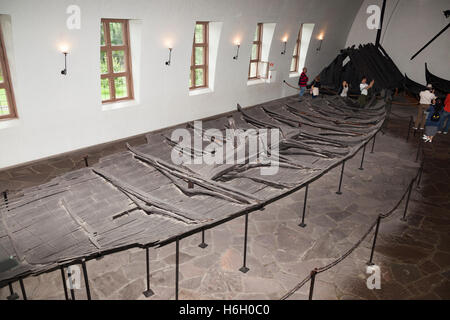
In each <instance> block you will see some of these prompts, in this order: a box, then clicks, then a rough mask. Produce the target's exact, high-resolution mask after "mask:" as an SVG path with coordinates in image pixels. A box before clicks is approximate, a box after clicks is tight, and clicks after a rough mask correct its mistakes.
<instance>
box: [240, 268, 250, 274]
mask: <svg viewBox="0 0 450 320" xmlns="http://www.w3.org/2000/svg"><path fill="white" fill-rule="evenodd" d="M239 271H240V272H242V273H247V272H249V271H250V269H249V268H247V267H242V268H240V269H239Z"/></svg>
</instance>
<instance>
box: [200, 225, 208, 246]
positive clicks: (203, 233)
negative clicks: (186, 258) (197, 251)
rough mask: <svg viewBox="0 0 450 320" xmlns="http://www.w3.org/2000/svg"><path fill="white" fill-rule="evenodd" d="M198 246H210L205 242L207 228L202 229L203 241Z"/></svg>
mask: <svg viewBox="0 0 450 320" xmlns="http://www.w3.org/2000/svg"><path fill="white" fill-rule="evenodd" d="M198 246H199V247H200V248H202V249H205V248H206V247H208V244H207V243H205V229H202V243H200V244H199V245H198Z"/></svg>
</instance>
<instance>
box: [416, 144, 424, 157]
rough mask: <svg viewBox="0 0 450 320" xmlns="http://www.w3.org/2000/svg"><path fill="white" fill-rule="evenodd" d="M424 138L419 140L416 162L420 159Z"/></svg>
mask: <svg viewBox="0 0 450 320" xmlns="http://www.w3.org/2000/svg"><path fill="white" fill-rule="evenodd" d="M422 144H423V139H420V141H419V147H418V148H417V155H416V162H417V161H419V156H420V151H421V150H422Z"/></svg>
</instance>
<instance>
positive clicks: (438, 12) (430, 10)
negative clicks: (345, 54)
mask: <svg viewBox="0 0 450 320" xmlns="http://www.w3.org/2000/svg"><path fill="white" fill-rule="evenodd" d="M382 3H383V1H382V0H365V1H364V3H363V5H362V6H361V8H360V11H359V13H358V15H357V17H356V18H355V22H354V24H353V26H352V29H351V31H350V33H349V36H348V39H347V46H352V45H359V44H365V43H368V42H373V43H375V40H376V36H377V30H369V29H368V28H367V27H366V21H367V18H368V17H369V14H367V13H366V10H367V7H368V6H369V5H378V6H380V8H381V5H382ZM449 9H450V1H449V0H388V1H387V5H386V13H385V20H384V24H383V30H382V36H381V44H382V46H383V47H384V49H385V50H386V51H387V53H388V54H389V56H390V57H391V58H392V60H394V62H395V63H396V64H397V67H398V68H399V69H400V71H401V72H403V73H406V74H407V75H408V77H410V78H411V79H413V80H415V81H416V82H419V83H422V84H425V82H426V80H425V62H428V65H429V68H430V71H432V72H433V73H434V74H435V75H437V76H440V77H441V78H445V79H450V30H447V31H446V33H444V34H442V35H441V36H440V37H439V38H438V39H436V40H435V41H434V42H433V43H432V44H431V45H430V46H429V47H428V48H427V49H425V50H424V51H423V52H422V53H421V54H420V55H418V56H417V57H416V58H415V59H414V60H412V61H411V60H410V58H411V57H412V56H413V55H414V54H415V53H416V52H417V51H419V49H420V48H422V47H423V46H424V45H425V44H426V43H427V42H428V41H430V40H431V39H432V38H433V37H434V36H435V35H436V34H437V33H438V32H439V31H441V30H442V29H443V28H444V27H445V26H446V25H447V24H448V23H449V22H450V18H449V19H446V18H445V16H444V14H443V11H445V10H449Z"/></svg>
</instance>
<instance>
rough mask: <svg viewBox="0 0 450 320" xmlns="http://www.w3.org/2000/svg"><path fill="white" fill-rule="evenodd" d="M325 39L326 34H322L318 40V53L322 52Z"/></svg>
mask: <svg viewBox="0 0 450 320" xmlns="http://www.w3.org/2000/svg"><path fill="white" fill-rule="evenodd" d="M323 38H324V34H323V33H321V34H320V35H319V37H318V38H317V39H319V41H320V42H319V46H318V47H317V51H320V50H322V43H323Z"/></svg>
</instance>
